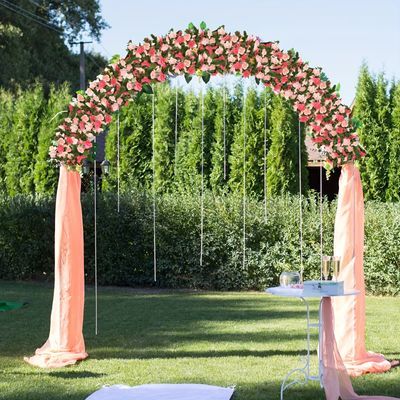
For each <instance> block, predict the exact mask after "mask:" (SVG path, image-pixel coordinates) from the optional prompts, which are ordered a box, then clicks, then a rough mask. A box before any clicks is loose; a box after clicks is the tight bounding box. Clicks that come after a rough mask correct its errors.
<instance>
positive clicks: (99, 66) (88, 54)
mask: <svg viewBox="0 0 400 400" xmlns="http://www.w3.org/2000/svg"><path fill="white" fill-rule="evenodd" d="M85 55H86V57H88V58H89V59H90V60H92V62H93V63H94V64H96V65H97V67H98V68H100V69H101V70H103V69H104V68H105V67H102V66H101V65H99V63H98V62H97V61H96V60H95V59H94V58H93V57H92V56H91V55H90V53H85Z"/></svg>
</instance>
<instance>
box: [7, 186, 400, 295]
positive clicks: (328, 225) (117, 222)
mask: <svg viewBox="0 0 400 400" xmlns="http://www.w3.org/2000/svg"><path fill="white" fill-rule="evenodd" d="M318 203H319V201H318V196H317V195H315V196H311V197H310V198H308V199H303V215H304V226H303V237H304V248H303V253H304V269H305V278H306V279H312V278H317V277H318V276H319V265H320V264H319V263H320V261H319V254H320V238H319V204H318ZM82 205H83V216H84V234H85V273H86V282H87V283H93V280H94V230H93V198H92V196H91V195H90V194H86V195H84V196H83V198H82ZM267 206H268V215H267V218H266V219H265V217H264V209H263V204H262V202H259V201H257V200H254V199H251V198H249V199H248V203H247V218H246V223H247V228H246V263H245V265H244V266H243V241H242V240H243V239H242V237H243V230H242V198H241V196H240V195H238V194H229V195H226V196H214V195H213V194H211V193H210V192H207V194H206V197H205V218H204V257H203V265H202V266H200V263H199V257H200V199H199V196H198V195H193V194H189V193H174V194H168V193H167V194H164V195H160V196H158V198H157V225H156V228H157V267H158V280H157V282H156V283H154V282H153V228H152V227H153V225H152V197H151V195H150V194H147V193H146V192H140V191H137V190H135V191H131V192H124V193H123V194H122V197H121V208H120V213H118V212H117V199H116V195H115V194H114V193H111V192H109V193H103V194H99V197H98V230H97V232H98V277H99V284H100V285H129V286H139V285H140V286H149V285H157V286H159V287H171V288H177V287H185V288H202V289H217V290H246V289H262V288H264V287H266V286H270V285H276V284H277V283H278V279H279V274H280V273H281V271H282V270H288V269H289V270H298V269H299V263H300V260H299V224H298V209H299V198H298V197H297V196H282V197H276V198H270V199H268V204H267ZM323 207H324V212H323V215H324V221H323V228H324V229H323V232H324V241H323V243H324V249H323V251H324V253H326V254H331V253H332V243H333V224H334V216H335V209H336V203H335V202H333V203H328V202H324V206H323ZM0 221H2V223H1V224H0V248H1V253H0V278H1V279H50V280H51V279H52V274H53V272H52V271H53V235H54V226H53V224H54V199H53V198H49V197H37V198H34V197H32V196H16V197H14V198H12V199H10V198H6V197H2V198H0ZM365 233H366V247H365V250H366V251H365V278H366V284H367V288H368V290H369V292H370V293H373V294H390V295H396V294H398V293H399V288H398V282H399V280H400V273H399V271H400V269H399V267H400V265H399V264H400V239H399V238H400V204H385V203H378V202H369V203H367V205H366V229H365Z"/></svg>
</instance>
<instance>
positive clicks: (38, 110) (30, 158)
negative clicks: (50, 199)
mask: <svg viewBox="0 0 400 400" xmlns="http://www.w3.org/2000/svg"><path fill="white" fill-rule="evenodd" d="M43 105H44V99H43V89H42V87H41V86H40V85H38V84H37V85H35V86H33V87H32V88H30V89H28V90H26V91H24V92H22V91H20V92H19V93H18V98H17V100H16V102H15V110H14V116H13V127H12V131H11V132H10V135H9V140H8V143H9V145H8V151H7V162H6V166H5V170H6V174H7V183H6V186H7V191H8V193H9V194H10V195H11V196H14V195H16V194H18V193H23V194H33V193H34V191H35V185H34V168H35V159H36V156H37V139H38V130H39V127H40V119H41V116H42V111H43Z"/></svg>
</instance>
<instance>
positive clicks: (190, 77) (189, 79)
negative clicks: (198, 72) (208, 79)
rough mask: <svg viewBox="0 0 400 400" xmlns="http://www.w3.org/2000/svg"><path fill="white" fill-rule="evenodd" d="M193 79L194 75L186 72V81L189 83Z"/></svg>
mask: <svg viewBox="0 0 400 400" xmlns="http://www.w3.org/2000/svg"><path fill="white" fill-rule="evenodd" d="M192 79H193V75H190V74H187V73H186V74H185V81H186V83H189V82H190V81H191V80H192Z"/></svg>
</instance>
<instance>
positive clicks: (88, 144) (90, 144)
mask: <svg viewBox="0 0 400 400" xmlns="http://www.w3.org/2000/svg"><path fill="white" fill-rule="evenodd" d="M83 145H84V147H85V149H90V148H92V146H93V144H92V142H91V141H89V140H86V141H85V142H83Z"/></svg>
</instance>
